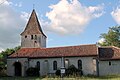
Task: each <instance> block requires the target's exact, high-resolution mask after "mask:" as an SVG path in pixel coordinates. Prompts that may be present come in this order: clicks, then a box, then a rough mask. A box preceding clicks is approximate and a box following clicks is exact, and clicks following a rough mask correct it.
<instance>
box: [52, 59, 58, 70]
mask: <svg viewBox="0 0 120 80" xmlns="http://www.w3.org/2000/svg"><path fill="white" fill-rule="evenodd" d="M53 70H57V61H54V62H53Z"/></svg>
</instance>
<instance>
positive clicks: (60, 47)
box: [23, 44, 97, 49]
mask: <svg viewBox="0 0 120 80" xmlns="http://www.w3.org/2000/svg"><path fill="white" fill-rule="evenodd" d="M92 45H95V46H96V44H83V45H74V46H60V47H59V46H58V47H48V48H23V49H53V48H69V47H80V46H92ZM96 47H97V46H96Z"/></svg>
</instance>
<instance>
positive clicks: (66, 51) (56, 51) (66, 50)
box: [9, 44, 97, 58]
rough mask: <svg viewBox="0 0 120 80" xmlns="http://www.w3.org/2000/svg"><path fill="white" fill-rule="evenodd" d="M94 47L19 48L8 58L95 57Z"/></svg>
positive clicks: (95, 49)
mask: <svg viewBox="0 0 120 80" xmlns="http://www.w3.org/2000/svg"><path fill="white" fill-rule="evenodd" d="M96 55H97V46H96V45H94V44H93V45H80V46H68V47H56V48H21V49H20V50H18V51H17V52H16V53H13V54H12V55H10V56H9V57H29V58H36V57H40V58H42V57H62V56H66V57H70V56H96Z"/></svg>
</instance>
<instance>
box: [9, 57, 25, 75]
mask: <svg viewBox="0 0 120 80" xmlns="http://www.w3.org/2000/svg"><path fill="white" fill-rule="evenodd" d="M16 61H19V62H20V63H21V66H22V76H25V66H27V65H25V63H24V62H25V61H27V58H11V59H7V75H8V76H14V75H15V73H14V63H15V62H16Z"/></svg>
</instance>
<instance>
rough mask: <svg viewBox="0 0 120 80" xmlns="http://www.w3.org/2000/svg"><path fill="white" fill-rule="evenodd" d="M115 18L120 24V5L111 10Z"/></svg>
mask: <svg viewBox="0 0 120 80" xmlns="http://www.w3.org/2000/svg"><path fill="white" fill-rule="evenodd" d="M111 15H112V17H113V19H114V20H115V21H116V22H117V24H120V6H119V7H117V8H116V9H115V10H113V11H112V12H111Z"/></svg>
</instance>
